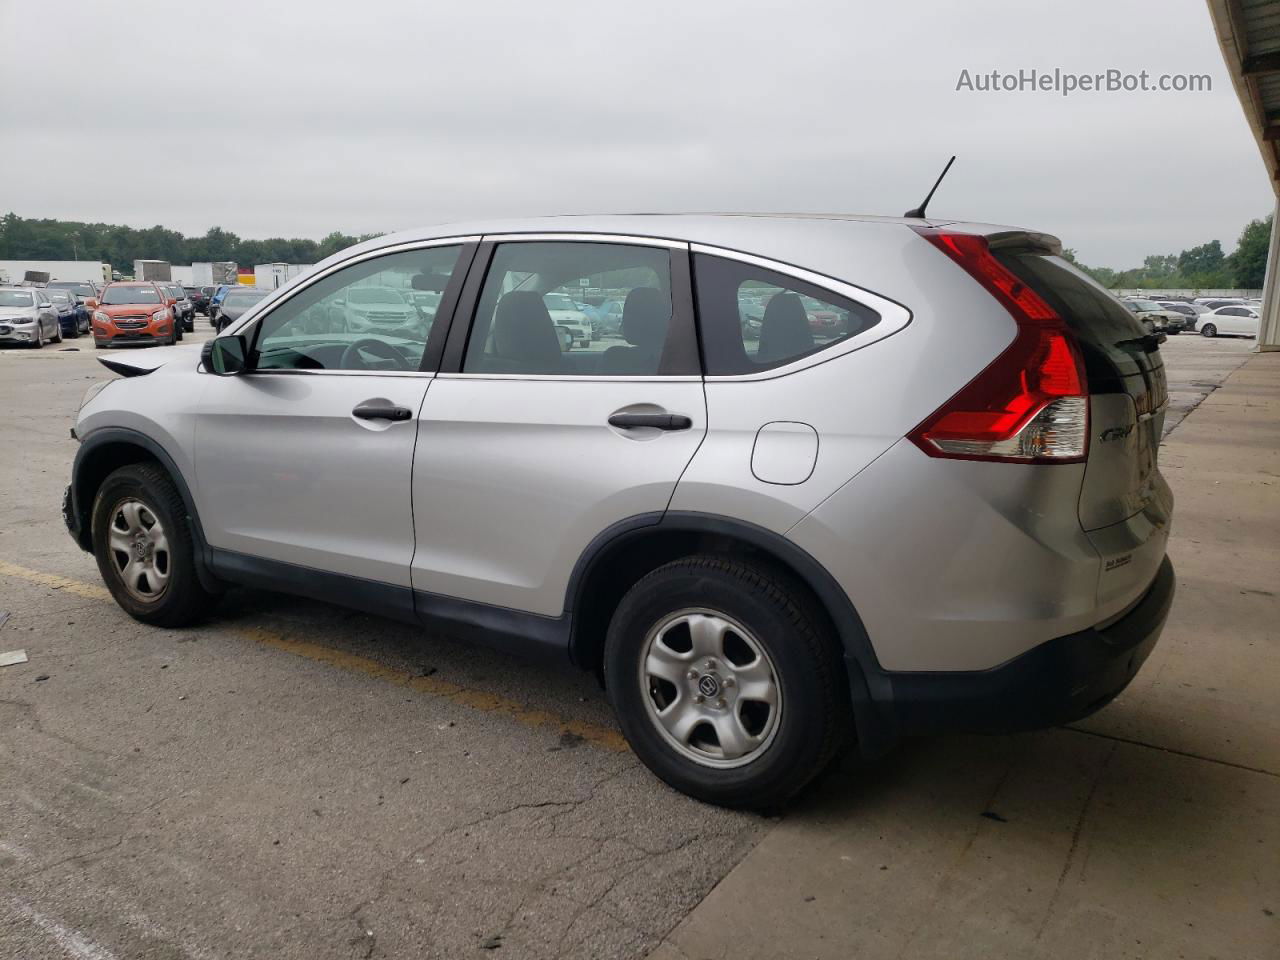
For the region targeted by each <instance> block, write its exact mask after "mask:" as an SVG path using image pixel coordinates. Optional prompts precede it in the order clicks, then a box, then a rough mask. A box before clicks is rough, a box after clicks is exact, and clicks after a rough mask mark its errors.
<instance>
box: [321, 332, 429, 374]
mask: <svg viewBox="0 0 1280 960" xmlns="http://www.w3.org/2000/svg"><path fill="white" fill-rule="evenodd" d="M361 351H364V352H366V353H370V354H372V355H373V356H375V357H377V358H378V359H380V360H390V361H391V362H392V363H393V364H395V367H396V369H397V370H410V369H412V368H411V367H410V366H409V364H408V363H406V362H405V359H404V354H402V353H401V352H400V351H399V350H397V349H396V348H395V347H393V346H392V345H391V344H389V343H387V341H385V340H379V339H378V338H377V337H361V338H360V339H359V340H356V341H354V342H353V343H351V344H350V345H348V347H347V349H345V350H343V351H342V359H341V360H339V361H338V368H339V369H340V370H367V369H369V368H368V365H367V364H365V362H364V357H363V356H361Z"/></svg>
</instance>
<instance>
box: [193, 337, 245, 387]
mask: <svg viewBox="0 0 1280 960" xmlns="http://www.w3.org/2000/svg"><path fill="white" fill-rule="evenodd" d="M248 356H249V344H248V342H247V341H246V340H245V338H244V337H243V336H242V335H240V334H234V335H232V336H226V337H215V338H214V339H212V340H208V341H206V342H205V345H204V349H203V350H201V351H200V360H201V362H202V363H203V364H204V368H205V369H206V370H208V371H209V372H210V373H212V374H216V375H217V376H219V377H234V376H235V375H236V374H238V373H244V372H245V370H247V369H248V366H249V365H248Z"/></svg>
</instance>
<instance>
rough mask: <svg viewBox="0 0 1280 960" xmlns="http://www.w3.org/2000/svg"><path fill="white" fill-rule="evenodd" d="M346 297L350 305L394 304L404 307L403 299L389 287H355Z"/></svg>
mask: <svg viewBox="0 0 1280 960" xmlns="http://www.w3.org/2000/svg"><path fill="white" fill-rule="evenodd" d="M348 297H349V298H350V300H351V302H352V303H394V304H397V305H399V306H404V298H403V297H401V296H400V294H398V293H396V292H395V291H394V290H392V289H390V288H389V287H355V288H353V289H352V290H351V292H350V293H349V294H348Z"/></svg>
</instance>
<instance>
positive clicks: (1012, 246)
mask: <svg viewBox="0 0 1280 960" xmlns="http://www.w3.org/2000/svg"><path fill="white" fill-rule="evenodd" d="M987 246H988V247H990V248H991V249H992V250H1019V251H1023V252H1026V253H1040V254H1045V255H1047V256H1052V257H1059V256H1061V255H1062V241H1061V240H1059V239H1058V238H1057V237H1055V236H1053V235H1051V234H1048V233H1033V232H1032V231H1030V230H1005V231H1003V232H1001V233H989V234H987Z"/></svg>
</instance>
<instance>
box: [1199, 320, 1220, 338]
mask: <svg viewBox="0 0 1280 960" xmlns="http://www.w3.org/2000/svg"><path fill="white" fill-rule="evenodd" d="M1217 335H1218V328H1217V327H1215V326H1214V325H1213V324H1212V323H1206V324H1204V325H1203V326H1201V327H1200V336H1202V337H1216V336H1217Z"/></svg>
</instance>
